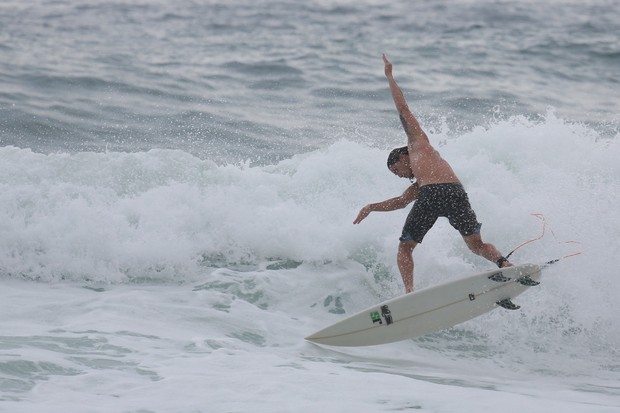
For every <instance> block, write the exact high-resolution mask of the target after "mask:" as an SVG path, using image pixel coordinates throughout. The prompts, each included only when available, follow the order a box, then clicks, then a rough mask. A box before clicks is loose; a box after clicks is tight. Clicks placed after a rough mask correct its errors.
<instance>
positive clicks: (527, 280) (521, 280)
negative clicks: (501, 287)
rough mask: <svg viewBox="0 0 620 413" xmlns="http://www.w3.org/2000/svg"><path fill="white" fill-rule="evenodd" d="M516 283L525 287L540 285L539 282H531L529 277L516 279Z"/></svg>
mask: <svg viewBox="0 0 620 413" xmlns="http://www.w3.org/2000/svg"><path fill="white" fill-rule="evenodd" d="M517 282H518V283H519V284H521V285H525V286H526V287H533V286H535V285H538V284H540V282H538V281H535V280H532V279H531V278H530V276H529V275H526V276H525V277H521V278H517Z"/></svg>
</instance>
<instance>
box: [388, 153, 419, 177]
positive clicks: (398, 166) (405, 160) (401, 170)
mask: <svg viewBox="0 0 620 413" xmlns="http://www.w3.org/2000/svg"><path fill="white" fill-rule="evenodd" d="M390 171H392V173H393V174H394V175H396V176H398V177H400V178H407V179H413V178H415V176H414V175H413V171H411V167H410V166H409V156H408V155H400V158H399V161H398V162H396V163H394V164H392V165H391V166H390Z"/></svg>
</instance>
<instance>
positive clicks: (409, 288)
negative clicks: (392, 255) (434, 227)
mask: <svg viewBox="0 0 620 413" xmlns="http://www.w3.org/2000/svg"><path fill="white" fill-rule="evenodd" d="M416 245H418V243H417V242H415V241H401V242H400V244H398V254H397V256H396V262H397V263H398V270H399V271H400V276H401V277H403V283H404V284H405V291H406V292H407V293H410V292H413V249H414V248H415V246H416Z"/></svg>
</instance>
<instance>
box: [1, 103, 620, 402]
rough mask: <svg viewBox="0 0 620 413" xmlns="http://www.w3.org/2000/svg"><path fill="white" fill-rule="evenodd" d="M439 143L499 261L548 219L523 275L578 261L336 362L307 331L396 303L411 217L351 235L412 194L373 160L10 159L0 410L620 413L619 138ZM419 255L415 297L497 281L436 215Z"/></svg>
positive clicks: (484, 138)
mask: <svg viewBox="0 0 620 413" xmlns="http://www.w3.org/2000/svg"><path fill="white" fill-rule="evenodd" d="M396 132H398V131H395V133H396ZM431 140H432V141H433V142H434V143H435V144H437V145H439V146H441V150H442V153H443V154H444V156H445V157H446V159H448V160H449V161H450V162H452V163H453V165H454V168H455V169H456V170H458V171H459V172H460V174H461V176H462V179H463V181H464V184H465V186H466V187H467V188H468V191H469V193H470V197H471V199H472V204H473V206H474V208H475V209H476V210H477V211H478V215H479V218H480V220H481V221H482V222H483V223H484V226H483V231H484V235H485V237H486V238H488V239H489V240H492V241H493V242H495V243H496V244H497V245H498V247H499V248H501V249H502V250H504V251H506V250H509V249H511V248H513V247H515V246H517V245H518V244H520V243H521V242H522V241H525V240H527V239H529V238H535V237H537V236H538V235H539V234H540V231H541V229H542V227H541V222H540V220H539V219H537V218H536V217H533V216H532V215H530V214H533V213H537V214H544V216H545V218H546V221H547V223H548V226H549V227H550V228H552V230H553V234H551V233H550V232H547V235H546V236H545V237H544V238H543V239H541V240H540V241H537V242H536V243H533V244H531V245H528V246H525V247H523V248H521V249H519V250H518V251H517V252H515V256H514V260H515V261H516V262H544V261H545V260H548V259H552V258H559V257H563V256H565V255H568V254H570V253H574V252H577V251H579V252H582V254H581V255H579V256H576V257H571V258H567V259H566V260H564V261H562V262H560V263H558V264H556V265H555V266H554V267H552V268H549V269H548V270H545V273H544V276H543V282H542V284H541V286H540V288H537V289H531V290H530V291H528V292H527V293H525V294H524V295H523V296H521V297H519V300H518V301H519V304H520V305H522V307H523V309H522V310H521V311H518V312H509V311H507V310H502V309H498V310H495V311H493V312H491V313H489V314H487V315H484V316H482V317H479V318H477V319H474V320H471V321H469V322H467V323H464V324H461V325H459V326H457V327H454V328H452V329H450V330H447V331H443V332H439V333H436V334H432V335H430V336H426V337H422V338H419V339H415V340H410V341H406V342H402V343H398V344H394V345H386V346H379V347H372V348H364V349H345V350H343V349H334V348H323V347H319V346H315V345H312V344H309V343H306V342H304V340H303V337H304V336H305V335H307V334H309V333H310V332H313V331H315V330H317V329H318V328H321V327H323V326H325V325H327V324H328V323H331V322H334V321H336V320H339V319H340V318H341V317H342V316H343V315H344V314H350V313H353V312H355V311H359V310H361V309H363V308H365V307H366V306H368V305H369V304H372V303H374V302H379V301H380V300H383V299H387V298H390V297H392V296H394V295H397V294H401V293H402V292H403V291H402V289H403V287H402V285H401V281H400V280H399V277H397V276H396V274H397V269H396V268H395V257H394V255H395V251H394V250H395V246H396V242H397V239H396V238H395V234H398V232H399V228H400V226H401V225H402V221H403V219H404V216H405V215H404V214H406V211H403V212H394V213H390V214H375V215H372V216H371V217H369V219H368V220H367V221H368V222H365V223H364V225H361V226H354V225H352V220H353V218H354V217H355V215H356V212H357V209H358V208H359V207H360V206H363V205H364V203H365V202H367V201H368V200H369V197H370V198H372V197H378V198H382V197H386V196H389V195H390V194H394V193H398V192H399V191H400V190H402V189H403V185H404V184H406V182H405V183H403V182H399V180H398V179H394V178H393V176H391V174H390V173H389V171H387V169H386V168H385V166H384V159H383V158H384V157H385V151H382V150H378V149H374V148H369V147H367V146H364V145H360V144H357V143H354V142H351V141H346V140H343V141H339V142H336V143H334V144H333V145H331V146H329V147H326V148H324V149H322V150H318V151H314V152H310V153H306V154H303V155H298V156H294V157H292V158H291V159H288V160H285V161H282V162H279V163H277V164H274V165H268V166H260V167H249V166H247V165H243V164H240V165H226V166H217V165H215V164H214V163H213V162H210V161H204V160H200V159H198V158H196V157H193V156H191V155H189V154H187V153H185V152H182V151H172V150H152V151H149V152H144V153H79V154H74V155H67V154H50V155H42V154H35V153H33V152H32V151H30V150H27V149H17V148H14V147H6V148H2V149H1V150H0V158H1V159H2V162H1V165H2V174H1V176H2V191H1V193H2V197H1V202H0V205H1V208H2V215H3V218H2V227H3V228H2V232H3V234H5V235H4V237H3V240H2V244H3V245H2V248H0V250H1V254H0V267H1V268H2V273H3V289H2V295H3V299H2V302H1V311H2V314H3V318H2V323H1V329H2V331H3V337H2V357H3V363H2V370H1V373H2V379H1V381H0V383H1V385H2V393H3V398H2V400H3V401H2V408H3V409H6V411H12V412H17V411H33V410H37V411H58V410H63V411H254V412H259V411H265V412H267V411H269V412H273V411H290V410H292V409H296V410H301V411H311V410H316V409H327V410H328V411H351V412H353V411H360V410H362V411H364V410H372V411H390V410H407V409H419V410H422V411H454V410H456V409H457V408H460V409H465V410H466V411H474V410H478V409H482V408H491V407H493V406H496V405H501V406H502V409H503V410H504V411H515V412H516V411H522V410H523V409H528V410H531V411H547V410H560V409H561V410H563V411H575V412H582V411H588V412H599V411H600V412H606V411H610V412H611V411H615V409H617V408H618V387H617V383H618V377H619V376H618V374H619V373H618V367H619V365H618V360H619V359H618V356H619V355H618V346H619V344H620V334H619V331H620V326H619V325H618V317H617V314H616V312H615V311H613V308H614V304H615V301H616V299H617V297H618V294H619V293H620V291H619V290H620V288H619V287H618V284H617V283H616V282H615V281H616V280H615V276H616V274H615V268H614V265H613V263H614V257H616V256H617V254H618V253H619V252H620V242H619V241H618V239H617V229H618V228H619V226H620V222H619V221H620V215H619V214H618V213H617V207H616V206H617V205H618V202H620V199H619V196H620V194H619V192H618V190H617V188H618V180H619V177H620V170H618V169H619V168H620V167H619V166H618V162H617V159H618V157H619V156H620V146H619V145H618V142H619V141H618V140H617V139H612V140H608V139H600V138H599V137H598V136H597V135H596V133H595V132H593V131H592V130H591V129H589V128H588V127H586V126H583V125H578V124H570V123H567V122H565V121H562V120H560V119H558V118H556V117H554V115H553V114H551V113H550V114H548V116H547V117H546V118H545V120H544V121H542V122H531V121H528V120H526V119H524V118H519V117H516V118H512V119H510V120H508V121H502V122H498V123H496V124H492V125H488V126H487V127H486V128H482V127H481V128H477V129H475V130H473V131H471V132H469V133H466V134H464V135H462V136H459V137H458V139H454V138H449V137H445V136H443V135H442V134H436V135H431ZM585 154H587V157H586V156H584V155H585ZM24 165H27V166H28V167H27V169H25V168H24V167H23V166H24ZM368 188H373V191H372V194H370V193H369V190H368ZM248 199H249V200H251V202H247V200H248ZM568 240H571V241H572V240H576V241H578V242H579V244H572V243H571V244H567V243H565V241H568ZM420 247H421V248H420V250H421V251H420V252H418V251H416V253H417V254H418V255H417V256H416V266H417V267H416V281H417V284H416V286H417V288H424V287H425V286H429V285H434V284H437V283H441V282H443V281H447V280H449V279H452V278H453V277H457V276H459V275H463V274H470V273H475V272H476V271H480V270H486V269H489V263H487V262H484V261H483V260H481V259H480V258H478V257H475V256H473V255H472V254H471V253H469V252H468V251H467V249H466V247H465V245H464V243H463V242H462V240H461V239H460V237H459V236H458V234H455V233H454V231H453V230H452V229H451V228H450V227H449V224H447V222H441V221H440V222H439V223H438V224H437V226H436V227H435V228H434V230H433V231H432V232H431V233H429V235H428V238H427V239H425V242H424V244H423V245H421V246H420Z"/></svg>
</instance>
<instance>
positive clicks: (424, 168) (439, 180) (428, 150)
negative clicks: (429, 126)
mask: <svg viewBox="0 0 620 413" xmlns="http://www.w3.org/2000/svg"><path fill="white" fill-rule="evenodd" d="M422 133H423V134H424V132H422ZM408 148H409V160H410V165H411V170H412V171H413V174H414V175H415V177H416V179H417V181H418V184H419V185H420V186H424V185H429V184H445V183H452V182H460V181H459V178H458V177H457V176H456V174H455V173H454V170H452V167H451V166H450V164H449V163H448V162H447V161H446V160H445V159H443V158H442V157H441V155H440V154H439V152H437V150H435V148H433V146H432V145H431V144H430V142H429V141H428V138H427V137H426V134H424V136H423V137H422V136H418V137H416V138H414V139H409V144H408Z"/></svg>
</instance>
